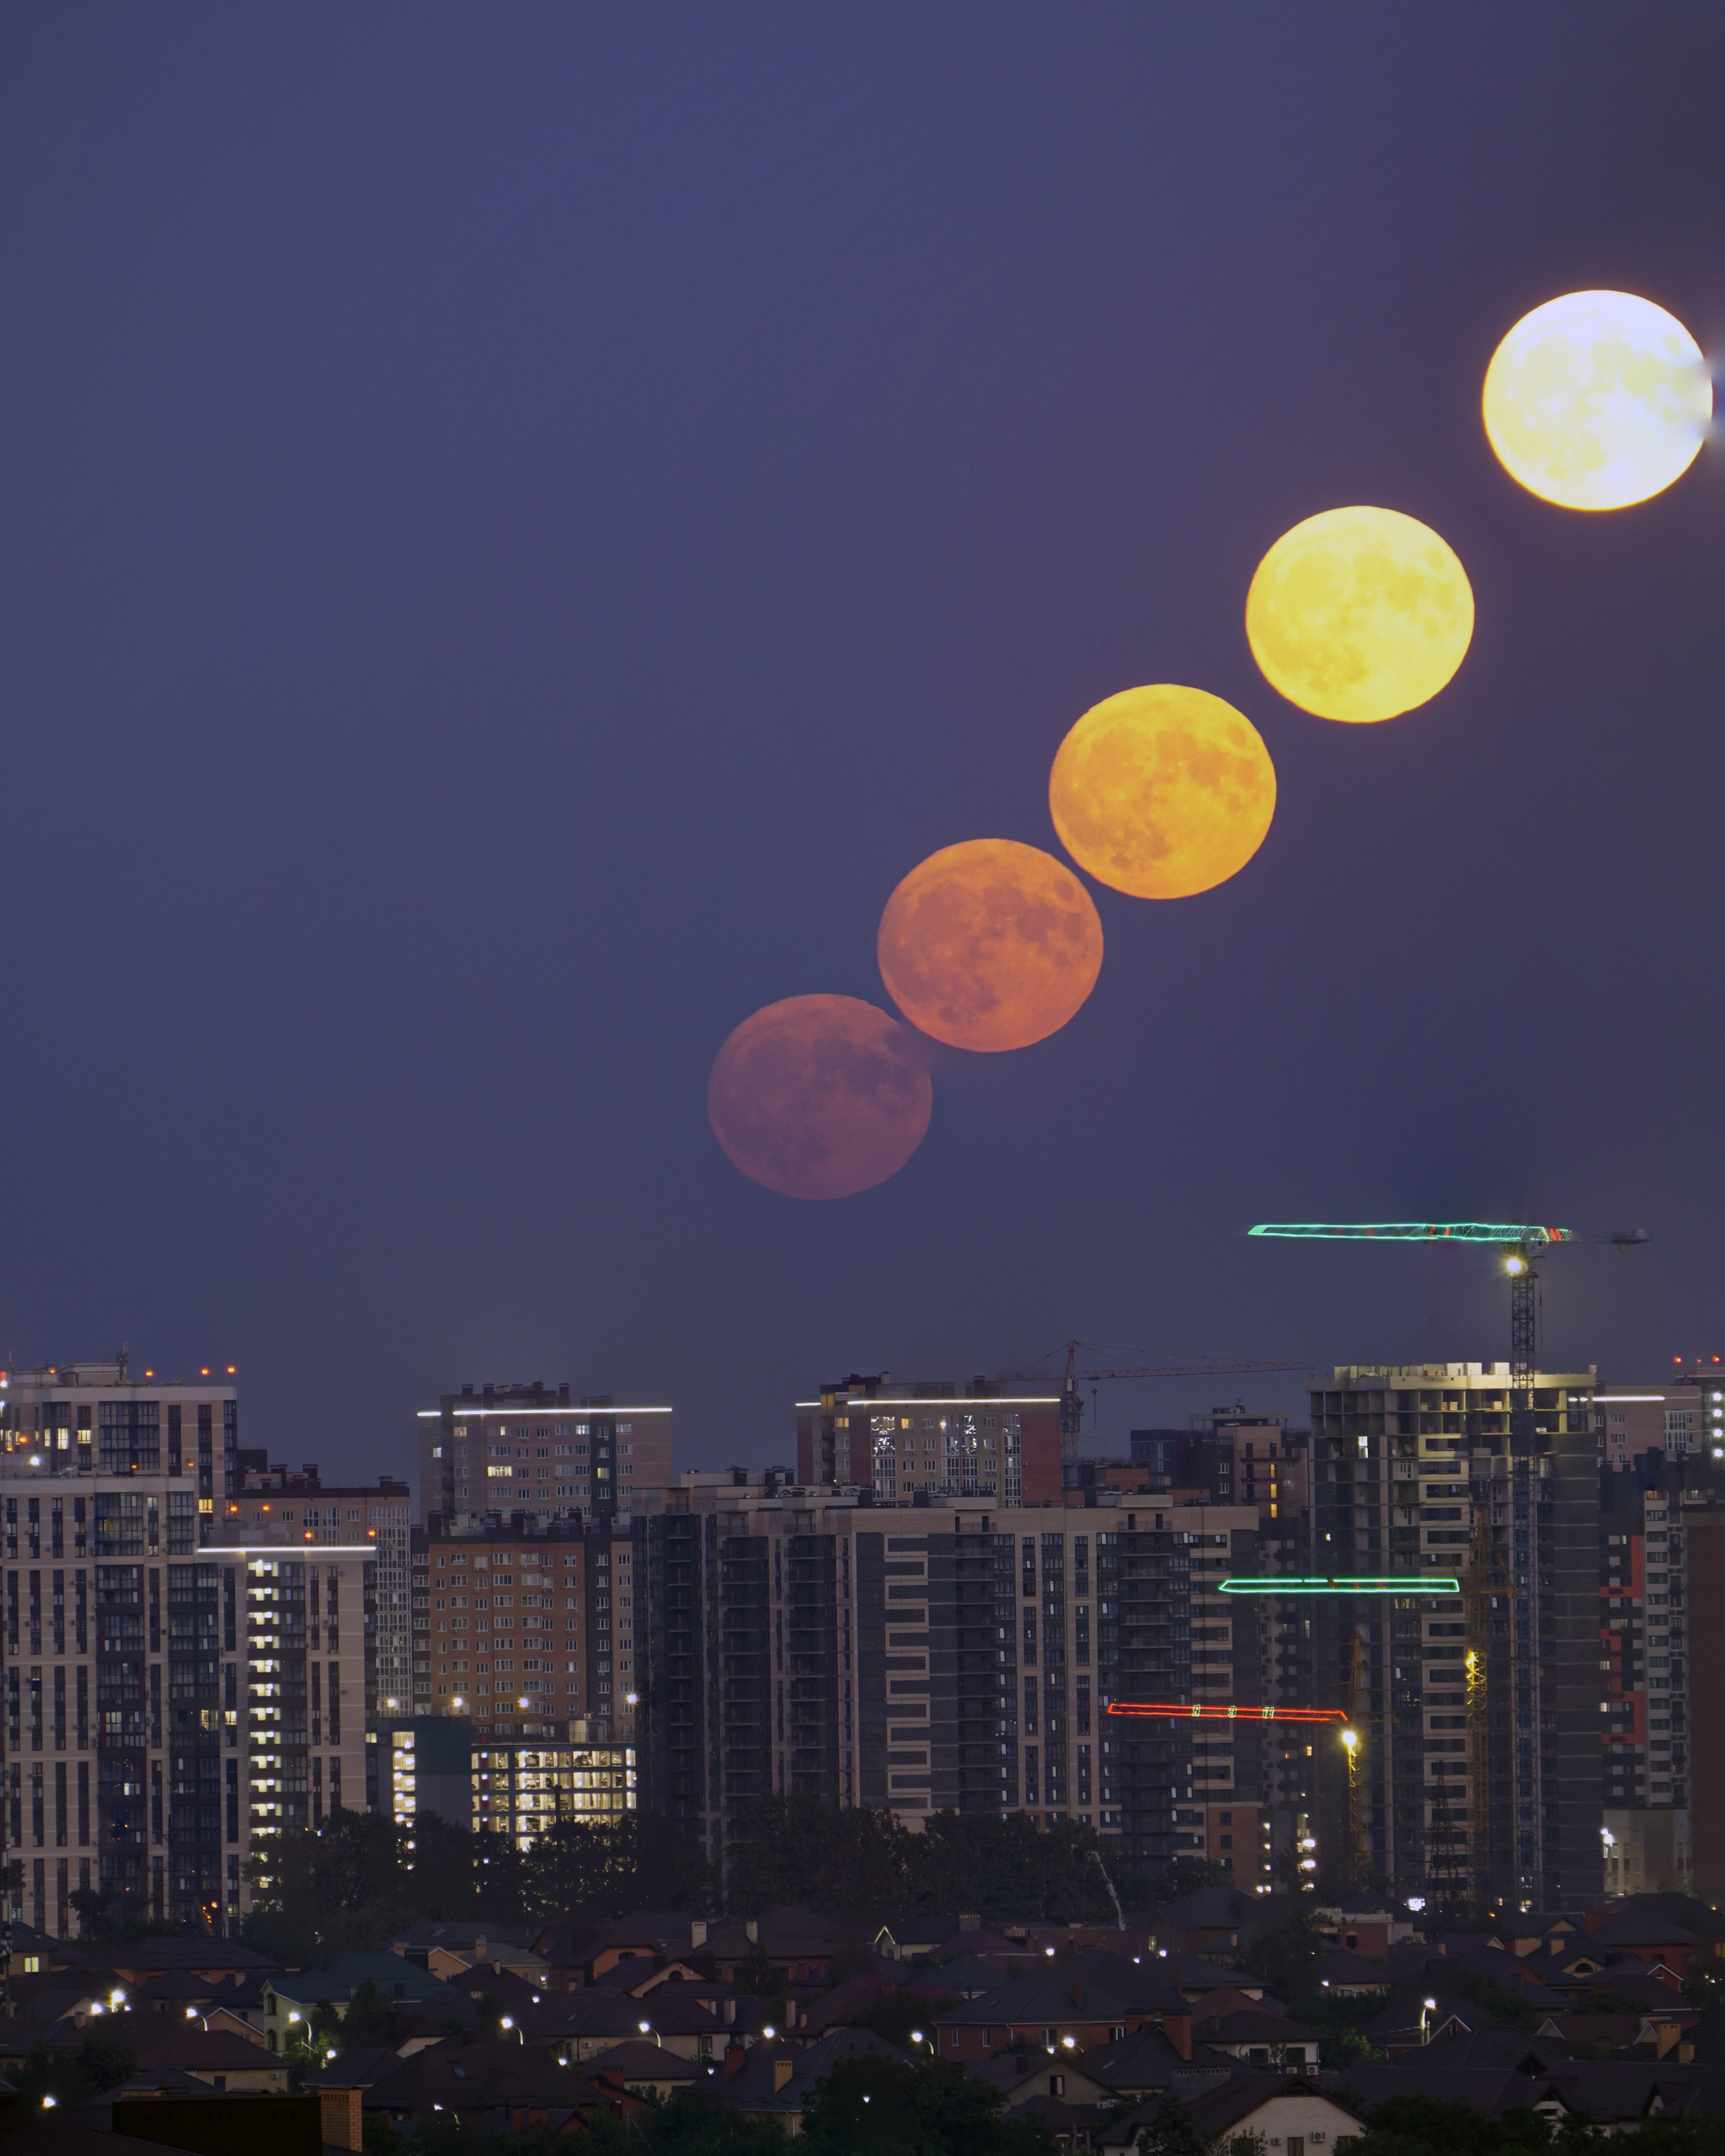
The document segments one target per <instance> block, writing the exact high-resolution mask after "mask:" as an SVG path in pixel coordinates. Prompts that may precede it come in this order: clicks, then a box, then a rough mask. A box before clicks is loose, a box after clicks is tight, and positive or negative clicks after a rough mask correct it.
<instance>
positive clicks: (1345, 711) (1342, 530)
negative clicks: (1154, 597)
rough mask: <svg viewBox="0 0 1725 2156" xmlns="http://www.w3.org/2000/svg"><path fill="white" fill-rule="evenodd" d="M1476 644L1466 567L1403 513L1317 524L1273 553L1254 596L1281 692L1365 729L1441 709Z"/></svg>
mask: <svg viewBox="0 0 1725 2156" xmlns="http://www.w3.org/2000/svg"><path fill="white" fill-rule="evenodd" d="M1472 636H1473V590H1472V587H1471V585H1470V584H1469V583H1468V581H1467V576H1466V571H1465V570H1464V569H1463V568H1462V566H1461V563H1460V562H1459V561H1457V560H1456V558H1455V555H1454V554H1453V553H1452V552H1450V548H1449V547H1447V546H1445V543H1444V542H1443V541H1442V540H1441V539H1440V538H1439V536H1438V535H1437V533H1436V532H1435V531H1431V530H1429V528H1428V527H1427V526H1425V525H1423V524H1421V523H1419V522H1418V521H1417V520H1415V519H1414V518H1413V517H1411V516H1403V515H1401V514H1400V512H1399V511H1398V510H1393V509H1327V510H1324V511H1323V513H1322V515H1318V516H1309V517H1307V518H1306V521H1305V523H1304V524H1296V525H1295V526H1294V529H1293V530H1292V531H1284V533H1283V534H1282V536H1281V537H1280V538H1279V540H1277V542H1276V543H1275V545H1274V547H1271V548H1270V550H1269V552H1268V553H1267V554H1266V555H1265V556H1264V558H1263V560H1262V561H1261V562H1260V563H1258V574H1257V575H1256V576H1254V577H1253V578H1252V589H1251V590H1249V591H1248V592H1247V595H1246V638H1247V643H1250V645H1251V646H1252V657H1253V658H1254V659H1256V660H1257V661H1258V664H1259V666H1260V667H1262V668H1263V675H1264V678H1265V680H1267V681H1268V682H1269V684H1270V686H1271V687H1272V688H1274V689H1279V690H1280V691H1281V692H1282V694H1283V695H1284V696H1285V697H1286V698H1287V699H1288V701H1289V702H1290V703H1292V704H1298V705H1299V707H1300V709H1301V711H1309V712H1315V713H1316V715H1317V717H1318V718H1339V719H1345V720H1348V721H1350V722H1352V723H1354V724H1356V725H1365V724H1369V723H1371V722H1372V721H1373V720H1375V719H1381V718H1395V717H1396V715H1397V712H1404V711H1412V710H1413V707H1414V706H1415V705H1416V704H1423V703H1427V702H1429V701H1430V700H1431V698H1432V697H1434V696H1436V694H1437V693H1438V691H1439V689H1441V688H1442V687H1443V686H1444V685H1445V682H1447V681H1448V680H1449V679H1450V676H1451V675H1453V674H1454V673H1455V669H1456V668H1457V667H1458V666H1459V665H1460V664H1461V661H1462V659H1463V658H1464V657H1465V655H1466V651H1467V647H1468V644H1469V643H1470V642H1471V639H1472Z"/></svg>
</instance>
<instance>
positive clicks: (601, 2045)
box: [521, 1985, 772, 2069]
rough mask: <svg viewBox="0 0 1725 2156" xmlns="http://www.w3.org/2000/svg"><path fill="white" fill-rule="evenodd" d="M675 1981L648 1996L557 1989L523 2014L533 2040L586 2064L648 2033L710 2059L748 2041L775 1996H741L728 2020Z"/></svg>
mask: <svg viewBox="0 0 1725 2156" xmlns="http://www.w3.org/2000/svg"><path fill="white" fill-rule="evenodd" d="M680 1989H681V1988H680V1987H679V1986H676V1985H671V1986H670V1987H669V1988H666V1989H665V1990H663V1991H660V1992H657V1993H654V1994H653V1995H652V1996H650V1997H649V1998H647V1999H631V1998H628V1996H627V1995H622V1996H619V1995H617V1994H616V1993H610V1992H602V1991H585V1990H582V1991H571V1992H553V1993H549V1994H547V1996H546V1997H545V1998H544V1999H543V2000H542V2002H541V2004H539V2005H537V2006H530V2007H528V2008H527V2009H526V2011H525V2012H524V2013H523V2014H522V2015H521V2031H522V2034H523V2036H525V2037H526V2041H527V2042H528V2043H530V2044H549V2045H551V2046H552V2047H553V2048H554V2050H555V2052H556V2054H557V2056H558V2057H560V2058H567V2059H568V2060H569V2063H570V2064H571V2065H572V2066H579V2067H581V2068H584V2069H585V2067H586V2065H587V2063H588V2062H589V2061H590V2060H591V2059H593V2058H595V2057H597V2056H598V2055H599V2054H600V2052H607V2051H610V2050H611V2049H612V2048H613V2047H615V2046H616V2045H617V2044H621V2043H628V2042H632V2041H633V2040H634V2039H635V2038H637V2037H638V2036H645V2037H647V2038H649V2041H653V2042H654V2043H656V2044H662V2045H663V2046H664V2047H665V2049H666V2050H667V2051H670V2052H676V2054H677V2056H678V2057H681V2058H684V2059H687V2060H689V2061H690V2062H691V2063H694V2064H697V2065H711V2064H713V2063H716V2062H717V2060H718V2058H719V2057H720V2056H721V2055H722V2054H723V2052H724V2050H725V2047H726V2046H727V2044H728V2043H734V2044H736V2045H738V2046H739V2047H742V2046H745V2045H746V2044H747V2043H748V2042H749V2041H750V2040H751V2038H752V2036H753V2034H754V2025H752V2023H751V2018H750V2017H751V2013H752V2011H754V2010H757V2009H758V2010H759V2012H760V2013H761V2015H762V2016H763V2017H765V2016H767V2015H770V2014H771V2012H772V2002H771V2001H769V2000H766V1999H746V2000H743V1999H739V2000H738V2001H736V2002H735V2004H736V2005H737V2007H738V2009H739V2013H738V2017H737V2020H734V2021H731V2022H729V2023H728V2022H726V2021H725V2020H723V2019H722V2018H721V2017H720V2016H719V2015H715V2014H713V2013H710V2012H709V2011H708V2009H707V2008H706V2007H705V2006H704V2005H703V2004H702V2003H701V2002H700V2001H699V2000H698V1999H684V1998H682V1997H681V1996H680V1995H679V1994H680Z"/></svg>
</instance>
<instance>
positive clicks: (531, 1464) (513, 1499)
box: [419, 1383, 673, 1526]
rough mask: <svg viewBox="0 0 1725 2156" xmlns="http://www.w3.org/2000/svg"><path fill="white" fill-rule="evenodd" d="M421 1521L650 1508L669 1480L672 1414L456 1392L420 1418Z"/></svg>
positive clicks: (564, 1397) (535, 1395) (523, 1393)
mask: <svg viewBox="0 0 1725 2156" xmlns="http://www.w3.org/2000/svg"><path fill="white" fill-rule="evenodd" d="M672 1423H673V1416H672V1411H671V1410H670V1408H669V1407H667V1406H638V1407H633V1406H619V1405H618V1404H617V1401H615V1400H614V1399H613V1398H612V1397H611V1395H610V1394H609V1393H595V1394H590V1395H588V1396H584V1397H582V1398H579V1399H571V1397H570V1395H569V1387H568V1386H567V1385H557V1386H554V1387H553V1386H548V1385H540V1384H537V1383H535V1384H532V1385H481V1386H479V1387H478V1388H477V1389H476V1388H475V1387H473V1385H463V1386H462V1389H461V1390H460V1391H459V1392H446V1393H445V1394H444V1395H443V1396H442V1400H441V1404H440V1405H439V1406H436V1407H423V1408H421V1409H420V1410H419V1507H420V1522H421V1524H423V1525H427V1526H429V1525H430V1521H431V1518H432V1515H433V1514H434V1513H442V1514H444V1515H446V1517H449V1518H454V1517H455V1516H456V1515H457V1514H459V1513H475V1514H477V1515H479V1516H481V1517H483V1516H484V1515H485V1514H487V1513H494V1512H499V1511H502V1512H509V1511H511V1510H514V1511H522V1510H525V1509H527V1508H532V1509H533V1510H535V1511H536V1512H537V1513H542V1514H543V1516H544V1517H545V1518H547V1519H570V1518H574V1517H576V1516H577V1515H578V1514H579V1515H580V1516H581V1517H583V1518H606V1517H607V1516H608V1515H610V1514H611V1513H618V1512H628V1511H631V1510H638V1509H641V1508H644V1507H645V1506H646V1505H648V1504H649V1503H652V1502H656V1501H657V1493H658V1492H660V1491H662V1490H663V1489H664V1488H665V1486H666V1485H667V1484H668V1483H669V1482H670V1475H671V1442H672Z"/></svg>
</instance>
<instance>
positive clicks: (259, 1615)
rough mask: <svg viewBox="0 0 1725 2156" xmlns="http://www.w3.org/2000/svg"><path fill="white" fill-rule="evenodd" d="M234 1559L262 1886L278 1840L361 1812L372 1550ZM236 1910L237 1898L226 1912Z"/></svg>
mask: <svg viewBox="0 0 1725 2156" xmlns="http://www.w3.org/2000/svg"><path fill="white" fill-rule="evenodd" d="M253 1532H254V1534H258V1533H259V1530H255V1529H254V1530H253ZM236 1541H237V1542H238V1535H236ZM234 1555H235V1557H236V1559H237V1564H236V1566H235V1569H236V1570H239V1569H242V1568H243V1580H244V1593H245V1655H244V1684H245V1695H246V1696H245V1715H244V1721H243V1725H242V1726H243V1758H244V1766H243V1773H242V1774H241V1775H240V1776H239V1777H238V1779H239V1780H240V1781H241V1784H242V1790H243V1796H242V1801H243V1803H244V1804H245V1806H246V1807H247V1810H248V1823H249V1828H250V1849H251V1854H253V1855H254V1857H255V1858H257V1860H258V1862H259V1878H260V1881H263V1882H264V1883H267V1882H268V1881H269V1878H270V1854H271V1852H272V1849H274V1847H275V1845H276V1844H277V1843H278V1841H279V1838H280V1835H281V1834H282V1833H291V1832H293V1831H295V1830H296V1829H302V1828H308V1827H312V1828H315V1827H320V1826H322V1824H323V1821H324V1819H325V1818H326V1817H328V1814H329V1813H330V1812H338V1811H340V1810H343V1809H344V1808H345V1809H347V1810H350V1811H355V1812H357V1811H361V1810H363V1809H364V1808H365V1805H366V1719H367V1711H366V1703H367V1700H368V1699H369V1697H370V1695H371V1689H372V1685H373V1683H374V1678H373V1674H372V1671H371V1652H370V1650H371V1633H370V1628H369V1625H368V1622H367V1619H368V1614H369V1612H368V1604H369V1603H370V1600H371V1593H372V1584H371V1582H372V1573H373V1570H374V1567H375V1565H376V1561H377V1553H376V1551H375V1550H374V1548H373V1547H372V1545H371V1544H370V1543H369V1542H366V1543H357V1544H354V1543H350V1544H323V1545H318V1546H315V1547H312V1548H307V1546H306V1545H304V1544H303V1543H299V1544H293V1543H284V1542H280V1541H276V1540H270V1541H268V1542H265V1541H264V1540H261V1539H260V1540H257V1541H247V1542H246V1543H244V1544H243V1545H241V1546H240V1547H238V1549H236V1550H235V1553H234ZM239 1869H240V1870H241V1871H242V1872H243V1866H241V1867H239ZM243 1906H244V1901H243V1897H242V1898H241V1900H240V1901H239V1902H238V1903H235V1904H234V1905H233V1906H232V1908H231V1909H230V1912H229V1913H230V1914H231V1915H232V1916H235V1917H237V1916H238V1914H239V1913H240V1910H241V1908H243Z"/></svg>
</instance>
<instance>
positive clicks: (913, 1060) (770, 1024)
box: [707, 995, 934, 1198]
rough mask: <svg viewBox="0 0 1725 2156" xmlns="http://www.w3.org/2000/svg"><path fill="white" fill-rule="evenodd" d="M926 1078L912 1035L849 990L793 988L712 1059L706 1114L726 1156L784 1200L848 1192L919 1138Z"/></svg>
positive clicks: (899, 1163) (929, 1100)
mask: <svg viewBox="0 0 1725 2156" xmlns="http://www.w3.org/2000/svg"><path fill="white" fill-rule="evenodd" d="M933 1107H934V1088H933V1086H932V1084H931V1083H930V1081H929V1076H928V1073H927V1070H925V1069H924V1067H923V1065H922V1064H921V1060H920V1059H919V1058H918V1055H917V1053H916V1038H915V1036H914V1035H913V1034H911V1033H909V1032H907V1031H906V1029H905V1027H903V1026H901V1025H900V1023H899V1022H898V1021H897V1019H896V1018H893V1017H889V1016H888V1014H887V1013H886V1012H885V1011H882V1010H879V1009H878V1008H877V1007H876V1006H875V1005H873V1003H863V1002H860V1001H858V1000H857V998H856V997H855V996H851V995H793V996H790V997H788V998H787V1000H786V1001H784V1002H782V1003H769V1004H767V1005H766V1007H765V1008H764V1009H763V1010H760V1011H756V1012H755V1014H754V1016H753V1017H748V1018H745V1019H744V1021H743V1022H742V1024H741V1025H740V1026H739V1027H737V1029H736V1031H735V1032H734V1033H732V1034H731V1036H730V1038H729V1039H728V1040H727V1041H726V1042H725V1044H724V1047H723V1048H722V1049H720V1050H719V1051H718V1055H717V1056H716V1057H715V1058H714V1059H713V1074H712V1075H711V1077H710V1078H709V1079H708V1081H707V1115H708V1121H709V1122H710V1123H712V1125H713V1136H714V1137H715V1138H717V1139H718V1142H719V1145H721V1146H722V1147H723V1148H724V1152H725V1155H726V1156H727V1157H728V1158H729V1160H730V1161H733V1162H734V1164H735V1166H738V1167H740V1169H741V1170H742V1171H743V1173H744V1174H745V1176H748V1177H751V1178H752V1180H753V1181H755V1182H758V1183H764V1184H765V1185H766V1187H767V1189H769V1190H777V1191H780V1192H782V1193H783V1195H784V1196H785V1197H787V1198H849V1197H851V1196H852V1195H853V1194H854V1193H856V1192H857V1191H859V1190H868V1189H872V1188H873V1186H874V1185H875V1184H876V1183H878V1182H885V1181H886V1179H887V1177H889V1176H893V1175H896V1174H897V1173H898V1171H899V1170H900V1168H901V1167H903V1166H904V1165H905V1161H908V1160H909V1159H910V1157H911V1155H912V1154H913V1153H914V1152H915V1151H916V1148H917V1147H918V1146H919V1145H921V1143H922V1139H923V1134H924V1133H925V1132H926V1131H927V1129H928V1118H929V1116H930V1114H931V1113H932V1109H933Z"/></svg>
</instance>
